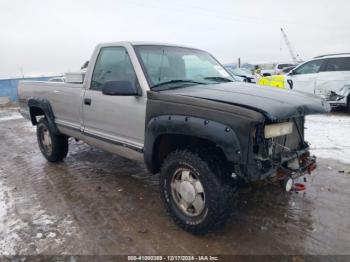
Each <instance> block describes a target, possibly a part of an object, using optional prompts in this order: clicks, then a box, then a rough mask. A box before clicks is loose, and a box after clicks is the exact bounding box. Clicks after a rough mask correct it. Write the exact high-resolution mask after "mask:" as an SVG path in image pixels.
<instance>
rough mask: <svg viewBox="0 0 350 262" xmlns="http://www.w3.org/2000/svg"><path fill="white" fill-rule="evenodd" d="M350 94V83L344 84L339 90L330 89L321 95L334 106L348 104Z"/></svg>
mask: <svg viewBox="0 0 350 262" xmlns="http://www.w3.org/2000/svg"><path fill="white" fill-rule="evenodd" d="M349 96H350V85H345V86H343V87H342V88H341V89H340V90H339V91H337V92H335V91H329V92H327V93H326V94H324V95H322V94H321V97H322V98H323V99H324V100H326V101H327V102H328V103H329V105H330V106H331V107H332V108H334V107H338V106H347V105H348V97H349Z"/></svg>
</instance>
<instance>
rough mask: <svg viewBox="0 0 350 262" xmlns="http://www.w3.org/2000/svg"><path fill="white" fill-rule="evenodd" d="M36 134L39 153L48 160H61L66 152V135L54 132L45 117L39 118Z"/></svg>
mask: <svg viewBox="0 0 350 262" xmlns="http://www.w3.org/2000/svg"><path fill="white" fill-rule="evenodd" d="M36 135H37V140H38V145H39V148H40V151H41V153H42V154H43V155H44V157H45V158H46V159H47V160H48V161H49V162H58V161H62V160H63V158H65V157H66V156H67V153H68V137H67V136H64V135H57V134H55V133H54V132H53V131H52V129H51V128H50V126H49V123H48V122H47V120H46V119H45V118H42V119H40V120H39V122H38V125H37V127H36Z"/></svg>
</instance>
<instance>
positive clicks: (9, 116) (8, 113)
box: [0, 110, 23, 122]
mask: <svg viewBox="0 0 350 262" xmlns="http://www.w3.org/2000/svg"><path fill="white" fill-rule="evenodd" d="M21 118H23V117H22V115H21V114H19V113H18V111H17V110H4V111H0V122H5V121H9V120H16V119H21Z"/></svg>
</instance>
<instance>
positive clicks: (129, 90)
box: [102, 81, 141, 96]
mask: <svg viewBox="0 0 350 262" xmlns="http://www.w3.org/2000/svg"><path fill="white" fill-rule="evenodd" d="M102 94H104V95H109V96H139V95H141V94H140V91H139V89H138V88H137V87H136V85H134V84H133V83H131V82H129V81H107V82H105V83H104V84H103V86H102Z"/></svg>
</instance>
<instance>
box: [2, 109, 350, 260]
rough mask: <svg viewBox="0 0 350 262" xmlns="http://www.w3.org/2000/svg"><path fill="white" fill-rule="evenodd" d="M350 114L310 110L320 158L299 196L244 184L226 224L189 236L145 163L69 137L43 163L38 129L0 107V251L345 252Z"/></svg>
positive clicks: (349, 239)
mask: <svg viewBox="0 0 350 262" xmlns="http://www.w3.org/2000/svg"><path fill="white" fill-rule="evenodd" d="M349 119H350V115H346V114H344V113H333V114H331V115H327V116H311V117H308V120H307V127H308V130H307V133H306V134H307V139H309V140H310V141H311V142H312V143H313V144H312V148H313V150H314V153H319V155H320V156H321V157H324V158H322V159H321V158H320V159H319V162H318V163H319V167H318V169H317V171H316V172H315V173H314V174H313V175H312V176H309V177H308V182H307V183H306V185H307V188H308V190H307V191H306V192H305V193H299V194H296V193H288V194H287V193H283V192H282V191H281V189H280V188H279V187H277V186H276V185H269V186H266V187H261V188H259V187H256V186H255V187H246V188H242V189H241V191H240V194H239V196H238V199H236V200H234V205H235V208H236V211H235V212H234V214H233V215H232V217H231V219H230V220H229V221H228V223H227V225H226V227H225V228H224V229H223V230H221V231H218V232H215V233H211V234H209V235H207V236H203V237H196V236H192V235H190V234H188V233H186V232H184V231H182V230H180V229H178V228H177V227H176V226H175V225H174V224H173V222H172V221H171V220H170V219H169V218H168V216H167V215H166V214H165V211H164V209H163V206H162V203H161V201H160V199H159V193H158V188H157V176H152V175H150V174H149V173H148V172H147V171H146V170H145V168H144V166H142V165H137V164H135V163H133V162H131V161H129V160H126V159H123V158H121V157H118V156H116V155H112V154H109V153H105V152H103V151H100V150H98V149H96V148H93V147H90V146H88V145H86V144H84V143H82V142H75V141H74V140H71V141H70V153H69V155H68V157H67V158H66V159H65V161H64V162H62V163H59V164H51V163H48V162H47V161H46V160H45V159H44V158H43V157H42V155H41V154H40V152H39V149H38V146H37V143H36V135H35V128H34V127H32V126H31V124H30V123H29V122H27V121H25V120H24V119H22V118H21V117H20V116H19V114H18V113H16V109H2V110H1V111H0V254H2V255H11V254H23V255H24V254H26V255H28V254H48V255H53V254H95V255H96V254H98V255H102V254H135V253H137V254H173V255H179V254H182V255H183V254H350V249H349V247H350V222H349V221H350V190H349V188H350V162H349V158H350V157H349V155H350V145H349V143H350V132H349V130H350V129H349V128H350V126H349V125H350V124H349ZM344 130H346V132H345V131H344ZM314 132H315V134H314ZM340 161H341V162H340Z"/></svg>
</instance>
